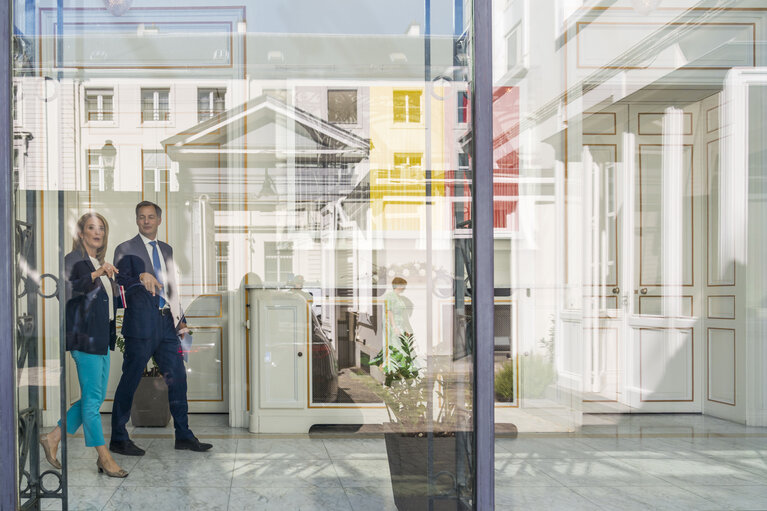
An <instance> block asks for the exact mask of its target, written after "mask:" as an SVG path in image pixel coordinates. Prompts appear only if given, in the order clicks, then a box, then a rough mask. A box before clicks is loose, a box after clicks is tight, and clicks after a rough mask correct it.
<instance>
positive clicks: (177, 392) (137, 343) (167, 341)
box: [111, 311, 193, 442]
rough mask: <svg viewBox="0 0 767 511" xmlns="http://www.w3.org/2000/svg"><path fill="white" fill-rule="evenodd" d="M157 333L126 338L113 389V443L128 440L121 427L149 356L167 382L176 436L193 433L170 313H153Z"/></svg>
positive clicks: (127, 415) (188, 436) (123, 425)
mask: <svg viewBox="0 0 767 511" xmlns="http://www.w3.org/2000/svg"><path fill="white" fill-rule="evenodd" d="M147 319H148V320H149V321H152V320H156V321H157V328H155V329H154V331H155V332H156V333H157V334H156V336H155V338H153V339H135V338H131V337H126V339H125V353H124V358H123V368H122V372H123V374H122V377H121V378H120V383H119V384H118V385H117V390H116V391H115V399H114V405H113V407H112V438H111V441H113V442H124V441H126V440H128V438H129V437H128V431H127V430H126V429H125V424H127V422H128V419H129V418H130V411H131V406H132V405H133V394H134V393H135V392H136V388H137V387H138V384H139V382H140V381H141V375H142V373H143V372H144V368H145V367H146V364H147V362H149V359H150V358H152V357H154V359H155V361H156V362H157V365H158V366H160V372H161V373H162V375H163V376H164V377H165V382H166V383H167V384H168V401H169V404H170V413H171V415H172V416H173V424H174V426H175V428H176V438H177V439H184V438H190V437H192V436H193V434H192V432H191V431H190V430H189V420H188V413H189V405H188V404H187V400H186V368H185V367H184V359H183V356H182V353H181V343H180V342H179V339H178V336H177V335H176V329H175V328H174V325H173V316H172V315H171V314H167V313H166V314H161V313H160V312H159V311H158V312H157V318H147Z"/></svg>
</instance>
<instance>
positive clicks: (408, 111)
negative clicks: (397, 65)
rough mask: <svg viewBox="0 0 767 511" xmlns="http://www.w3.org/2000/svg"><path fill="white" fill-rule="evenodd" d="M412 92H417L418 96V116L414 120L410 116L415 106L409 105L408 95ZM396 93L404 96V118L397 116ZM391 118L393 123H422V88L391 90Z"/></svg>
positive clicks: (418, 124) (412, 93)
mask: <svg viewBox="0 0 767 511" xmlns="http://www.w3.org/2000/svg"><path fill="white" fill-rule="evenodd" d="M414 94H417V97H418V107H417V108H418V118H417V119H416V120H412V118H411V112H412V111H413V110H415V107H413V106H412V105H410V104H409V103H410V99H409V98H410V97H411V96H412V95H414ZM398 95H404V97H405V106H404V118H398V113H397V109H398V106H397V96H398ZM392 119H393V122H394V124H398V125H408V124H409V125H415V126H421V125H423V122H424V120H423V90H422V89H394V91H393V92H392Z"/></svg>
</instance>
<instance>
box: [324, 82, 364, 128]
mask: <svg viewBox="0 0 767 511" xmlns="http://www.w3.org/2000/svg"><path fill="white" fill-rule="evenodd" d="M340 92H353V93H354V121H352V122H341V121H334V120H332V119H331V118H330V95H331V93H340ZM359 100H360V91H359V89H356V88H349V89H344V88H332V89H330V88H329V89H328V90H327V91H326V93H325V104H326V107H327V116H326V118H327V120H328V122H329V123H331V124H340V125H342V126H359V122H360V101H359Z"/></svg>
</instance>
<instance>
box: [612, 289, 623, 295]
mask: <svg viewBox="0 0 767 511" xmlns="http://www.w3.org/2000/svg"><path fill="white" fill-rule="evenodd" d="M620 292H621V288H619V287H614V288H613V294H614V295H617V294H618V293H620Z"/></svg>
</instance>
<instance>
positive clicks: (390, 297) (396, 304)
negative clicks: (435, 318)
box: [384, 277, 413, 348]
mask: <svg viewBox="0 0 767 511" xmlns="http://www.w3.org/2000/svg"><path fill="white" fill-rule="evenodd" d="M391 287H392V290H391V291H389V292H388V293H386V295H384V303H385V307H386V338H387V339H388V342H389V345H390V346H394V347H397V348H399V347H400V335H402V334H412V333H413V327H412V325H410V315H411V314H412V313H413V302H411V301H410V300H409V299H408V298H407V297H406V296H403V294H402V293H403V292H404V291H405V288H406V287H407V280H405V279H403V278H402V277H394V279H392V281H391Z"/></svg>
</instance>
